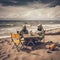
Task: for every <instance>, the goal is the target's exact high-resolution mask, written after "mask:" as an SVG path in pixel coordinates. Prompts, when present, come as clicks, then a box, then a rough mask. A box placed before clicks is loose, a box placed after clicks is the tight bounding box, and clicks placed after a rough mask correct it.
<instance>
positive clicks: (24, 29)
mask: <svg viewBox="0 0 60 60" xmlns="http://www.w3.org/2000/svg"><path fill="white" fill-rule="evenodd" d="M23 34H28V30H27V28H26V25H25V26H23V29H22V30H21V31H20V35H23Z"/></svg>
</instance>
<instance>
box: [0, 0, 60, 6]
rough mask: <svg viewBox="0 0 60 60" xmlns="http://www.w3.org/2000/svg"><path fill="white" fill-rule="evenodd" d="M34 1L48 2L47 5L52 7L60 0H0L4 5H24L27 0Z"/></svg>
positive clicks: (59, 2)
mask: <svg viewBox="0 0 60 60" xmlns="http://www.w3.org/2000/svg"><path fill="white" fill-rule="evenodd" d="M34 1H36V2H40V3H44V4H47V3H50V5H49V7H54V6H56V5H60V0H0V4H1V5H4V6H10V5H17V6H18V5H26V4H27V3H28V2H30V3H33V2H34Z"/></svg>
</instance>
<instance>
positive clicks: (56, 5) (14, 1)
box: [0, 0, 60, 20]
mask: <svg viewBox="0 0 60 60" xmlns="http://www.w3.org/2000/svg"><path fill="white" fill-rule="evenodd" d="M1 19H7V20H9V19H11V20H60V0H0V20H1Z"/></svg>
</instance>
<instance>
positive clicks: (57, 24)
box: [0, 20, 60, 38]
mask: <svg viewBox="0 0 60 60" xmlns="http://www.w3.org/2000/svg"><path fill="white" fill-rule="evenodd" d="M25 24H26V26H27V29H28V30H29V31H31V30H32V31H33V32H35V31H36V29H37V26H38V24H42V25H43V28H44V30H50V29H55V28H60V20H50V21H49V20H48V21H47V20H28V21H27V20H20V21H19V20H0V38H2V37H4V38H5V37H9V36H10V33H16V31H20V30H21V29H22V27H23V25H25Z"/></svg>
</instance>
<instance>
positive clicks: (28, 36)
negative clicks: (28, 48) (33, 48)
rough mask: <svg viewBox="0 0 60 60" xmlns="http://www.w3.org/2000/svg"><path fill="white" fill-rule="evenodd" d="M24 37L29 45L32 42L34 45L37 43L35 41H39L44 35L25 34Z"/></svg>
mask: <svg viewBox="0 0 60 60" xmlns="http://www.w3.org/2000/svg"><path fill="white" fill-rule="evenodd" d="M23 38H24V40H25V42H26V43H27V45H29V44H30V43H32V44H33V45H35V43H34V42H35V41H36V42H38V40H39V38H42V36H39V35H38V34H34V35H31V34H23Z"/></svg>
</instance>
